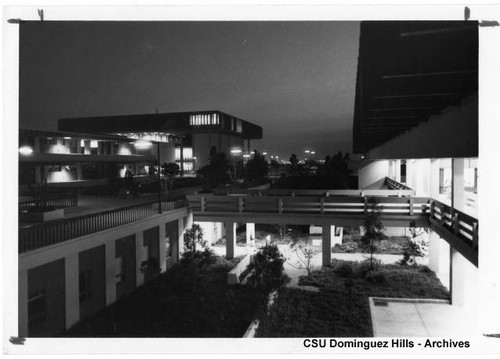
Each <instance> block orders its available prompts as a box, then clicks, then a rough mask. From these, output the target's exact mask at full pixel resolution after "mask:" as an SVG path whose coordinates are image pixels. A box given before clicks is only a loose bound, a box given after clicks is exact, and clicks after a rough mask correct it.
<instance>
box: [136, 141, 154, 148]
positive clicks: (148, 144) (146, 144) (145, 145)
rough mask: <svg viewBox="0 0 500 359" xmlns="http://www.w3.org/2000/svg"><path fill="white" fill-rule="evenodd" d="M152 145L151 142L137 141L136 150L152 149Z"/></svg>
mask: <svg viewBox="0 0 500 359" xmlns="http://www.w3.org/2000/svg"><path fill="white" fill-rule="evenodd" d="M152 145H153V144H152V143H151V142H149V141H136V142H134V146H135V148H138V149H146V148H150V147H151V146H152Z"/></svg>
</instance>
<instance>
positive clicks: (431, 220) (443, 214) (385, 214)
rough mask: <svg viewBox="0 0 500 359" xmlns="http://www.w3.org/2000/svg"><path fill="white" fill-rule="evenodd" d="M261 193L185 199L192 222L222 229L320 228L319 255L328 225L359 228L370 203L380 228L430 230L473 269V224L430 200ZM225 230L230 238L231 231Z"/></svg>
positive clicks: (475, 261) (475, 257) (475, 234)
mask: <svg viewBox="0 0 500 359" xmlns="http://www.w3.org/2000/svg"><path fill="white" fill-rule="evenodd" d="M323 192H325V191H323ZM328 192H329V191H328ZM252 193H258V195H252ZM265 193H266V191H258V192H249V191H247V192H241V191H240V192H237V193H228V194H226V195H222V194H197V195H188V196H186V198H187V200H188V203H189V207H190V208H191V209H192V211H193V215H194V220H195V221H197V222H224V223H226V226H229V227H228V228H230V226H233V227H234V224H235V223H267V224H278V223H280V224H308V225H309V224H315V225H322V226H323V227H324V229H323V233H324V235H323V241H324V242H325V243H324V245H323V252H325V251H329V246H330V245H329V242H330V241H331V238H330V235H328V236H327V237H325V236H326V233H330V230H329V227H330V226H340V227H342V226H352V227H354V226H362V225H363V224H364V221H365V216H366V213H367V211H368V210H369V207H370V203H371V202H374V203H377V207H378V210H379V211H380V216H381V220H382V222H383V224H384V226H385V227H411V226H416V227H424V228H429V227H430V228H432V229H433V230H434V231H436V232H437V233H439V235H440V236H441V237H442V238H444V239H445V240H446V241H447V242H448V243H449V244H450V245H451V246H452V247H453V248H455V249H456V250H457V251H458V252H460V253H461V254H462V255H463V256H464V257H465V258H466V259H467V260H469V261H470V262H471V263H473V264H474V265H475V266H478V246H479V238H478V225H479V223H478V220H477V219H476V218H474V217H471V216H469V215H467V214H465V213H463V212H460V211H457V210H455V209H453V208H451V207H449V206H447V205H445V204H443V203H441V202H439V201H436V200H434V199H432V198H428V197H396V196H394V197H391V196H387V195H385V196H360V195H357V196H348V195H343V196H330V195H329V193H326V192H325V195H316V196H305V195H303V196H297V195H296V193H293V195H276V193H272V192H271V194H270V195H269V196H266V195H265ZM393 193H394V192H393ZM326 194H328V195H326ZM384 194H385V193H384ZM228 232H229V236H230V237H231V233H232V232H233V231H231V230H229V231H228ZM229 245H230V244H229ZM324 254H325V253H324ZM229 255H231V254H229ZM325 255H326V254H325ZM329 258H330V256H329V255H328V256H326V257H325V258H324V261H323V263H324V264H326V263H329ZM326 265H328V264H326Z"/></svg>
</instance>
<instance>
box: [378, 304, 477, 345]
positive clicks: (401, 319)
mask: <svg viewBox="0 0 500 359" xmlns="http://www.w3.org/2000/svg"><path fill="white" fill-rule="evenodd" d="M374 303H375V304H374ZM377 303H382V305H380V304H377ZM370 312H371V316H372V323H373V334H374V336H375V337H446V338H458V337H465V338H467V337H471V336H473V335H475V334H477V323H476V319H475V317H474V316H472V315H471V314H469V313H466V312H465V311H464V310H463V309H462V308H461V307H458V306H455V305H450V304H449V303H448V302H447V301H439V300H435V301H434V302H433V303H431V302H428V301H421V302H418V301H415V300H401V299H394V300H390V299H389V300H387V298H383V299H382V298H381V299H376V298H375V299H372V300H371V302H370Z"/></svg>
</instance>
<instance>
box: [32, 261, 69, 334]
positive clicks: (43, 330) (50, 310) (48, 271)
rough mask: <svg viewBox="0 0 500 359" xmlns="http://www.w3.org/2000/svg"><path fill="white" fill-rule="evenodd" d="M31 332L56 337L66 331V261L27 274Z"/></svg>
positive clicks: (38, 268) (44, 266)
mask: <svg viewBox="0 0 500 359" xmlns="http://www.w3.org/2000/svg"><path fill="white" fill-rule="evenodd" d="M27 277H28V278H27V279H28V285H27V287H28V288H27V289H28V303H27V311H28V313H27V315H28V318H29V323H27V324H28V325H27V326H28V328H27V329H28V333H29V335H30V336H32V337H36V336H43V335H47V334H48V335H56V334H58V333H60V332H61V331H63V330H64V327H65V312H64V311H61V310H60V309H61V308H64V304H65V294H64V259H59V260H56V261H53V262H50V263H47V264H45V265H43V266H40V267H37V268H33V269H30V270H29V271H28V276H27Z"/></svg>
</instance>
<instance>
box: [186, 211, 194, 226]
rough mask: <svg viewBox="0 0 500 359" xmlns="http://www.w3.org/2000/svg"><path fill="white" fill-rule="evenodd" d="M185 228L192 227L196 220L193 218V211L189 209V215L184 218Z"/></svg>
mask: <svg viewBox="0 0 500 359" xmlns="http://www.w3.org/2000/svg"><path fill="white" fill-rule="evenodd" d="M184 221H185V223H184V229H186V228H191V227H192V226H193V223H194V220H193V212H192V211H189V213H188V215H187V216H186V218H185V219H184Z"/></svg>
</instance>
